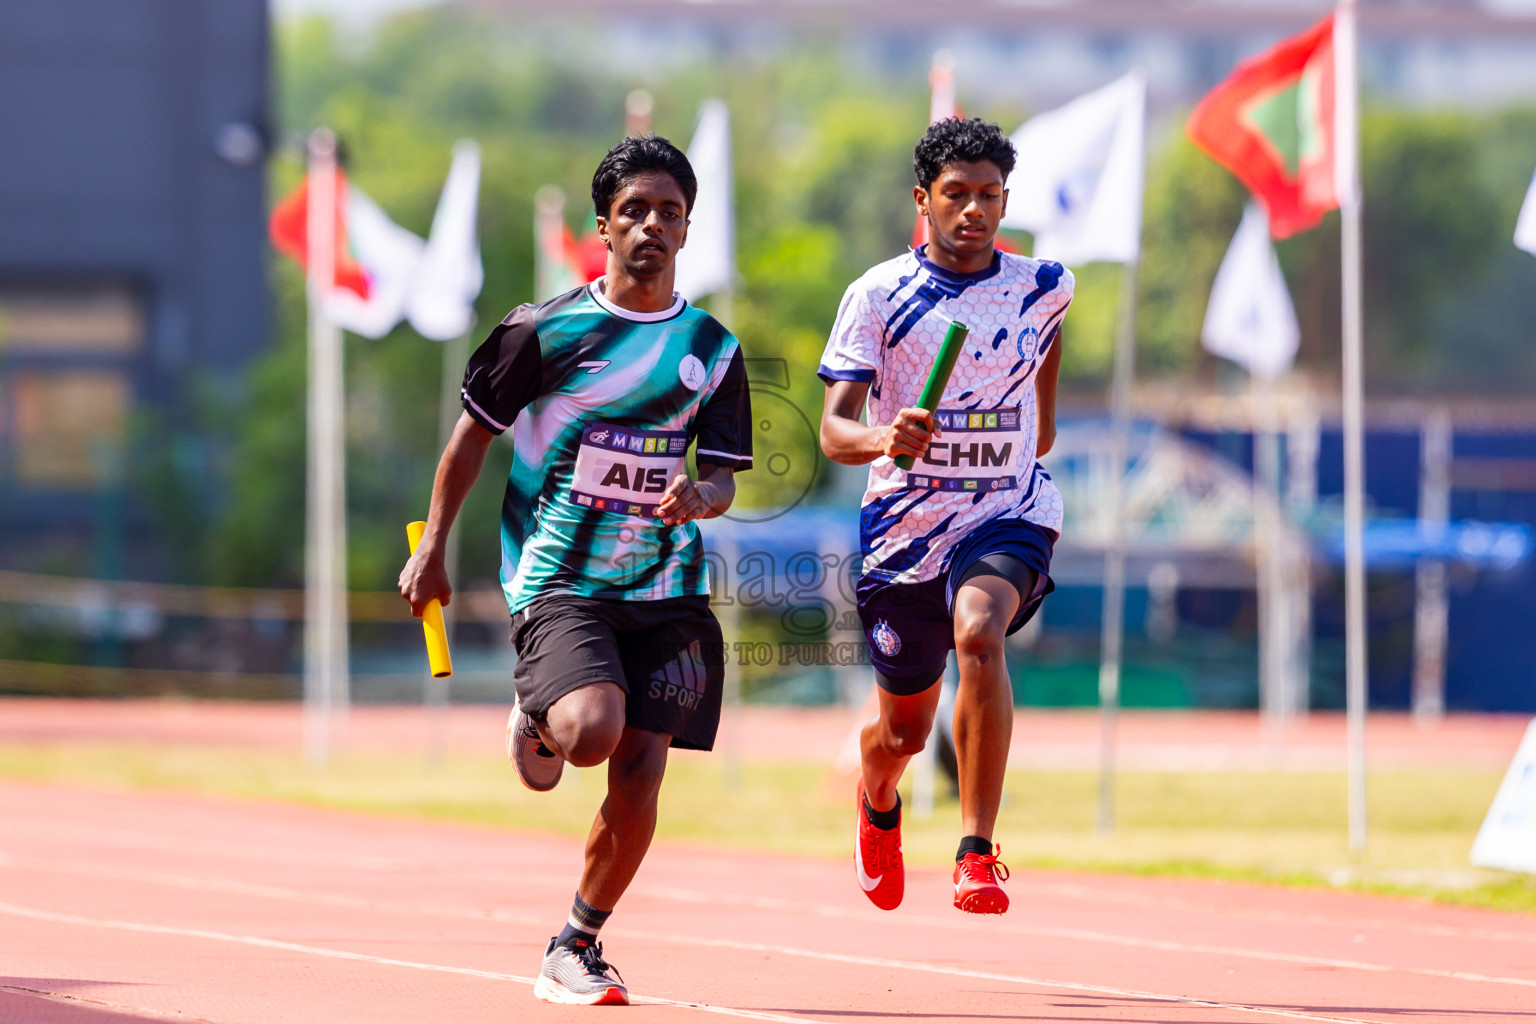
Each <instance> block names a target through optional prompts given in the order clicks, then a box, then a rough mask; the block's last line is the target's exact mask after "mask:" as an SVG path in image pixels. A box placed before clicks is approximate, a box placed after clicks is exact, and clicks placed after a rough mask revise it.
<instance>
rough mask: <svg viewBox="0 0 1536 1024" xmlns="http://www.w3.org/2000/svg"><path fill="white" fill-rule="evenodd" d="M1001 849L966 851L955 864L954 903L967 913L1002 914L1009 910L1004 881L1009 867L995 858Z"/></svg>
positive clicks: (1006, 878)
mask: <svg viewBox="0 0 1536 1024" xmlns="http://www.w3.org/2000/svg"><path fill="white" fill-rule="evenodd" d="M1002 852H1003V848H1002V847H1001V846H998V847H994V848H993V851H992V852H991V853H989V854H985V855H983V854H980V853H968V854H966V855H965V856H964V857H963V858H962V859H961V860H960V863H958V864H956V865H955V906H956V907H957V908H959V909H960V910H963V911H965V912H966V913H967V914H1002V913H1005V912H1006V911H1007V910H1008V894H1007V893H1006V892H1004V891H1003V882H1005V881H1007V880H1008V867H1007V865H1005V864H1003V863H1001V862H1000V861H999V860H998V859H997V858H998V855H999V854H1001V853H1002Z"/></svg>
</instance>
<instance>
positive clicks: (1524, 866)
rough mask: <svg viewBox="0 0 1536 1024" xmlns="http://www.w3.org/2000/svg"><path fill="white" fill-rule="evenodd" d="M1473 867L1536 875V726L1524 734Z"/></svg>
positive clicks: (1475, 849) (1479, 835) (1496, 797)
mask: <svg viewBox="0 0 1536 1024" xmlns="http://www.w3.org/2000/svg"><path fill="white" fill-rule="evenodd" d="M1472 863H1473V864H1476V865H1478V866H1480V867H1485V868H1503V869H1504V870H1505V871H1528V872H1530V873H1531V874H1536V722H1532V723H1531V724H1530V725H1529V726H1527V727H1526V730H1525V738H1524V739H1523V740H1521V741H1520V748H1519V749H1518V750H1516V751H1515V759H1514V761H1513V762H1512V763H1511V764H1510V766H1509V771H1508V772H1507V773H1505V775H1504V781H1503V783H1501V784H1500V786H1499V791H1498V792H1497V793H1495V794H1494V797H1493V806H1492V807H1489V808H1488V816H1487V817H1486V818H1484V819H1483V827H1482V828H1481V829H1479V830H1478V832H1477V839H1476V841H1474V842H1473V844H1472Z"/></svg>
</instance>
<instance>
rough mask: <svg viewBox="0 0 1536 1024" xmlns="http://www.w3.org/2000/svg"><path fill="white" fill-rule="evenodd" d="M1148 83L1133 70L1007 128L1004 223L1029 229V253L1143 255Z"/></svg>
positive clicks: (1120, 259)
mask: <svg viewBox="0 0 1536 1024" xmlns="http://www.w3.org/2000/svg"><path fill="white" fill-rule="evenodd" d="M1146 110H1147V83H1146V80H1145V79H1144V78H1143V77H1142V74H1141V72H1139V71H1133V72H1131V73H1130V74H1128V75H1126V76H1124V77H1123V78H1119V79H1116V80H1115V81H1113V82H1111V83H1109V84H1108V85H1106V86H1104V87H1103V88H1101V89H1098V90H1095V91H1094V92H1091V93H1089V94H1087V95H1086V96H1080V97H1078V98H1077V99H1075V100H1073V101H1072V102H1071V103H1068V104H1067V105H1066V106H1063V107H1058V108H1057V109H1055V110H1051V111H1047V112H1046V113H1044V114H1038V115H1036V116H1035V117H1032V118H1030V119H1029V120H1028V121H1026V122H1024V125H1023V127H1021V128H1020V129H1019V130H1018V131H1016V132H1014V133H1013V145H1014V148H1016V149H1017V150H1018V151H1019V160H1018V164H1017V166H1015V167H1014V169H1013V174H1011V175H1009V177H1008V212H1007V214H1006V215H1005V216H1004V217H1003V227H1007V228H1019V229H1021V230H1024V231H1029V232H1032V233H1033V234H1034V236H1035V251H1034V256H1035V257H1036V258H1038V259H1048V260H1056V261H1058V262H1061V263H1067V264H1078V263H1092V262H1095V261H1104V262H1108V263H1130V262H1134V261H1135V260H1136V259H1137V258H1138V257H1139V256H1140V255H1141V202H1142V189H1143V184H1144V178H1145V171H1146V153H1145V135H1146Z"/></svg>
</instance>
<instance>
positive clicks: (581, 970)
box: [533, 939, 629, 1006]
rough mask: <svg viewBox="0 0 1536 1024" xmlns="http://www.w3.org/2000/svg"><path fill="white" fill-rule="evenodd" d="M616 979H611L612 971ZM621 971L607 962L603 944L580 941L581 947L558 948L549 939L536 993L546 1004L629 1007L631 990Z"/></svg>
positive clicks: (534, 988)
mask: <svg viewBox="0 0 1536 1024" xmlns="http://www.w3.org/2000/svg"><path fill="white" fill-rule="evenodd" d="M610 971H612V972H613V977H609V972H610ZM618 975H619V972H618V971H616V970H614V969H613V968H612V967H611V966H609V964H608V962H607V961H605V960H604V959H603V944H602V943H601V942H598V943H594V944H592V945H590V946H589V945H587V944H586V943H585V942H582V941H580V940H578V941H577V948H575V949H570V948H569V947H566V946H557V945H555V940H554V939H550V940H549V948H548V949H547V950H545V951H544V966H543V968H542V969H540V971H539V980H538V981H536V982H535V983H534V985H533V994H534V995H536V996H538V997H539V998H540V999H542V1000H544V1001H545V1002H546V1003H575V1004H578V1005H580V1006H628V1005H629V989H627V988H625V987H624V979H623V978H620V977H619V976H618Z"/></svg>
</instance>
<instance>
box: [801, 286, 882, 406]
mask: <svg viewBox="0 0 1536 1024" xmlns="http://www.w3.org/2000/svg"><path fill="white" fill-rule="evenodd" d="M869 294H870V293H869V288H868V287H867V286H866V284H865V283H864V280H863V279H862V278H860V279H859V280H857V281H855V282H853V284H851V285H849V286H848V290H847V291H846V292H844V293H843V301H842V304H841V305H839V306H838V308H837V320H836V322H835V323H833V325H832V336H831V337H830V338H828V339H827V347H826V351H824V352H822V354H821V368H820V369H818V370H817V371H816V376H818V377H820V378H821V379H822V380H823V381H825V382H826V383H827V384H831V383H832V382H834V381H839V380H852V381H859V382H860V383H863V384H873V383H874V380H875V375H876V372H877V371H878V370H879V368H880V346H881V344H882V343H883V341H884V337H885V330H884V325H883V324H882V323H881V321H880V319H879V317H878V316H876V315H875V310H874V306H873V305H872V304H871V303H870V298H869Z"/></svg>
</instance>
